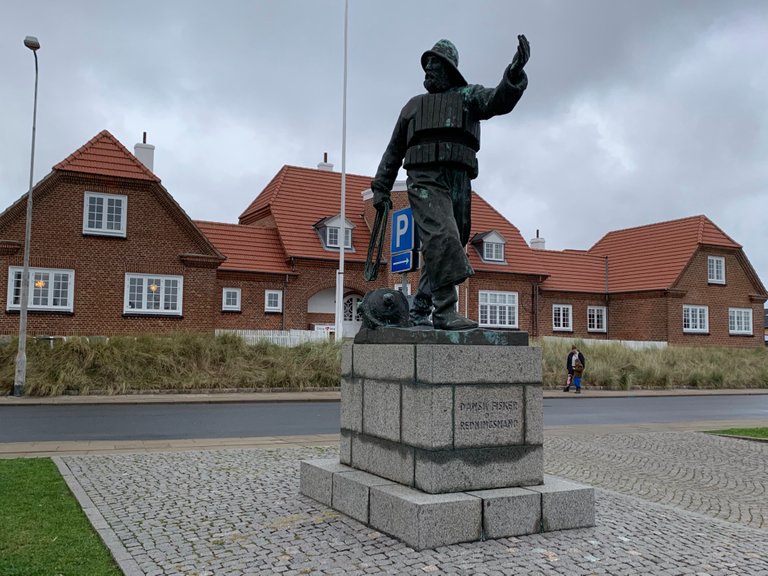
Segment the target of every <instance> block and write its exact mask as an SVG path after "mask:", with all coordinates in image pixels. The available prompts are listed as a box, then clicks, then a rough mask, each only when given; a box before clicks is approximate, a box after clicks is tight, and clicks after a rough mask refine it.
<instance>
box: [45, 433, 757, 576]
mask: <svg viewBox="0 0 768 576" xmlns="http://www.w3.org/2000/svg"><path fill="white" fill-rule="evenodd" d="M637 436H638V435H633V434H630V435H626V436H619V437H613V436H611V437H607V438H600V442H599V444H596V443H595V441H596V440H597V439H596V438H595V437H592V438H589V439H587V438H586V437H585V438H567V437H556V438H553V439H548V440H547V446H546V450H545V455H546V467H547V471H548V472H553V473H557V474H559V475H562V476H569V477H571V478H574V479H584V478H581V477H580V474H583V473H584V472H582V470H585V469H586V470H588V472H587V473H588V474H590V476H589V477H587V478H586V480H587V481H592V482H594V483H597V482H598V481H599V482H604V483H605V484H606V485H607V486H609V487H610V488H611V489H610V490H606V489H598V490H596V521H597V526H596V527H595V528H589V529H581V530H572V531H566V532H550V533H547V534H539V535H535V536H525V537H520V538H504V539H500V540H493V541H487V542H476V543H469V544H460V545H453V546H445V547H441V548H438V549H436V550H431V551H422V552H416V551H414V550H412V549H411V548H409V547H407V546H405V545H404V544H402V543H400V542H398V541H396V540H394V539H392V538H390V537H388V536H386V535H384V534H382V533H380V532H377V531H374V530H372V529H370V528H367V527H365V526H363V525H362V524H359V523H358V522H356V521H354V520H351V519H349V518H346V517H344V516H343V515H340V514H338V513H337V512H334V511H332V510H330V509H328V508H326V507H324V506H322V505H320V504H318V503H316V502H314V501H312V500H310V499H308V498H306V497H304V496H301V495H299V494H298V484H299V461H300V460H301V459H306V458H328V457H332V456H333V455H335V454H336V453H337V451H336V449H335V448H322V447H318V448H281V449H263V448H262V449H258V448H257V449H228V450H207V451H197V452H172V453H171V452H169V453H142V454H113V455H93V456H66V457H57V458H56V460H57V462H58V463H60V466H64V465H65V466H66V467H68V469H69V470H70V471H71V472H72V475H73V477H72V479H74V480H75V481H76V482H75V485H76V488H77V489H76V490H75V492H76V493H78V491H80V492H82V494H81V495H80V496H81V501H82V500H83V499H84V500H86V501H87V500H88V499H90V500H91V501H92V503H93V506H94V508H93V509H91V507H90V504H89V503H86V506H84V507H85V508H86V512H88V513H89V516H90V517H91V519H92V521H94V513H95V514H96V517H97V518H98V519H97V520H95V521H94V523H95V524H96V525H97V526H99V527H100V530H101V533H102V536H103V537H105V538H106V539H107V540H108V541H113V544H115V547H113V553H114V550H115V549H117V550H118V552H117V554H116V555H117V556H119V557H120V558H121V559H122V562H121V567H123V569H124V570H125V572H126V574H127V575H129V576H133V575H134V574H146V575H148V576H161V575H162V576H181V575H185V576H193V575H194V576H203V575H207V576H214V575H215V576H244V575H256V574H285V575H299V574H308V575H334V574H344V575H345V576H354V575H363V574H408V575H413V574H418V575H424V574H467V575H469V574H485V575H502V574H520V575H526V576H527V575H531V576H538V575H542V576H543V575H563V576H565V575H568V576H579V575H584V576H587V575H627V576H630V575H632V576H634V575H639V574H653V575H659V576H672V575H675V576H677V575H682V574H691V575H696V576H724V575H733V576H736V575H738V576H757V575H761V576H765V575H767V574H768V530H765V529H757V528H752V527H749V526H748V525H744V524H750V523H751V522H745V523H743V524H742V523H740V522H741V517H739V518H735V517H734V515H732V514H729V515H728V517H729V518H731V519H732V520H733V519H735V520H737V522H726V521H724V520H720V519H718V518H714V517H708V516H704V515H702V514H699V513H696V512H691V511H688V510H683V509H680V508H678V507H673V506H670V505H665V504H658V503H653V502H649V501H647V500H641V499H639V498H636V497H634V496H628V495H624V494H619V493H618V492H616V491H615V489H624V488H626V489H628V490H629V491H630V492H633V493H634V492H636V493H637V494H646V493H648V494H651V495H655V493H654V492H653V491H652V490H650V489H649V488H648V487H647V486H646V485H645V484H643V483H642V482H641V483H638V484H632V483H630V482H626V481H624V480H622V477H623V476H622V474H623V475H626V476H627V477H630V476H631V475H632V474H635V473H637V474H642V475H643V479H644V480H645V482H647V483H648V486H650V485H651V484H650V483H651V481H652V480H653V475H654V474H657V473H659V474H662V475H663V477H664V478H673V479H675V482H674V484H673V493H675V492H677V491H682V489H681V488H680V489H678V488H677V486H678V485H679V486H685V485H686V484H687V485H688V492H685V493H683V494H682V495H681V496H679V497H677V496H672V497H669V496H662V497H659V498H657V499H658V500H659V501H664V500H665V499H666V500H667V501H668V502H673V503H676V502H679V503H680V504H681V505H682V506H684V507H687V508H692V507H691V506H690V505H689V504H688V501H689V497H688V496H686V494H688V493H700V494H707V495H708V496H712V494H722V495H724V496H726V497H731V495H730V492H738V494H740V496H739V497H738V498H735V500H736V501H738V502H747V501H749V498H754V499H755V500H757V499H759V498H760V494H762V495H763V496H762V497H763V498H764V497H765V482H766V475H765V460H766V458H765V456H766V453H765V451H764V450H765V448H761V449H759V448H756V447H754V446H753V445H752V444H751V443H744V444H741V443H738V442H736V443H731V442H732V441H729V442H723V441H722V440H721V439H719V438H712V437H703V438H702V439H699V438H698V437H696V439H695V440H694V439H692V438H691V434H690V433H670V434H654V433H651V434H648V436H649V438H646V439H642V438H638V437H637ZM588 440H589V441H588ZM696 450H698V452H696ZM625 451H626V452H628V455H625ZM642 454H645V456H644V457H641V455H642ZM654 454H655V455H657V456H658V458H659V459H661V460H670V461H672V462H679V464H680V465H679V467H678V470H679V472H678V474H677V475H675V473H673V472H671V471H670V470H671V468H670V467H669V466H663V465H662V464H660V463H658V462H657V461H656V460H655V459H654V458H653V457H652V456H653V455H654ZM697 454H698V456H699V457H700V458H701V460H700V459H698V458H697ZM591 459H594V461H593V460H591ZM579 460H580V462H579V465H576V462H577V461H579ZM753 460H762V463H761V464H755V463H754V462H753ZM734 465H735V466H737V467H738V470H740V471H747V474H749V475H751V474H753V473H754V474H755V476H754V477H752V476H749V478H747V479H746V480H744V486H743V487H742V488H740V487H739V482H738V480H737V478H738V477H739V474H740V472H738V471H737V472H733V474H731V473H730V472H729V466H734ZM752 466H756V468H752ZM760 466H762V477H759V476H757V473H758V472H753V470H757V471H759V470H760V469H761V468H760ZM613 468H618V469H619V470H620V473H617V474H615V475H611V474H610V473H609V472H610V470H611V469H613ZM689 468H692V470H689ZM707 470H711V471H710V472H706V471H707ZM65 471H66V468H65ZM565 471H567V472H568V474H566V473H565ZM715 476H717V477H718V479H717V480H713V479H712V478H714V477H715ZM720 476H722V477H723V479H719V478H720ZM72 479H70V481H72ZM663 482H664V481H660V482H658V483H653V486H654V487H656V489H657V490H660V487H661V485H662V484H663ZM77 483H79V486H78V485H77ZM80 487H82V488H80ZM750 490H752V492H750ZM86 495H87V496H86ZM690 501H691V502H692V501H693V498H692V497H690ZM710 512H711V510H710ZM712 515H713V516H715V515H717V514H712Z"/></svg>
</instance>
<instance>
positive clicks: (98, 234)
mask: <svg viewBox="0 0 768 576" xmlns="http://www.w3.org/2000/svg"><path fill="white" fill-rule="evenodd" d="M83 236H89V237H96V238H115V239H116V240H126V239H127V238H128V235H127V234H105V233H104V232H90V231H88V232H86V231H85V230H83Z"/></svg>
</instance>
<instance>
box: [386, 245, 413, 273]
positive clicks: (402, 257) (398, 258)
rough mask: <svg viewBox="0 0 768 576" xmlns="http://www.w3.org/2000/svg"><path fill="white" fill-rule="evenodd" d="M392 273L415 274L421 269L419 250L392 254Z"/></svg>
mask: <svg viewBox="0 0 768 576" xmlns="http://www.w3.org/2000/svg"><path fill="white" fill-rule="evenodd" d="M390 268H391V269H392V273H393V274H395V273H397V272H401V273H406V272H413V271H414V270H418V269H419V252H418V250H411V251H409V252H400V253H399V254H392V261H391V266H390Z"/></svg>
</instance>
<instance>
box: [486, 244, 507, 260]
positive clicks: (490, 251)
mask: <svg viewBox="0 0 768 576" xmlns="http://www.w3.org/2000/svg"><path fill="white" fill-rule="evenodd" d="M483 260H492V261H494V262H504V244H502V243H501V242H487V241H486V242H483Z"/></svg>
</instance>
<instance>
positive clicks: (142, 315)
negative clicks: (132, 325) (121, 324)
mask: <svg viewBox="0 0 768 576" xmlns="http://www.w3.org/2000/svg"><path fill="white" fill-rule="evenodd" d="M123 318H164V319H166V320H181V319H183V318H184V316H183V315H182V314H162V313H160V314H158V313H155V312H123Z"/></svg>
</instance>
